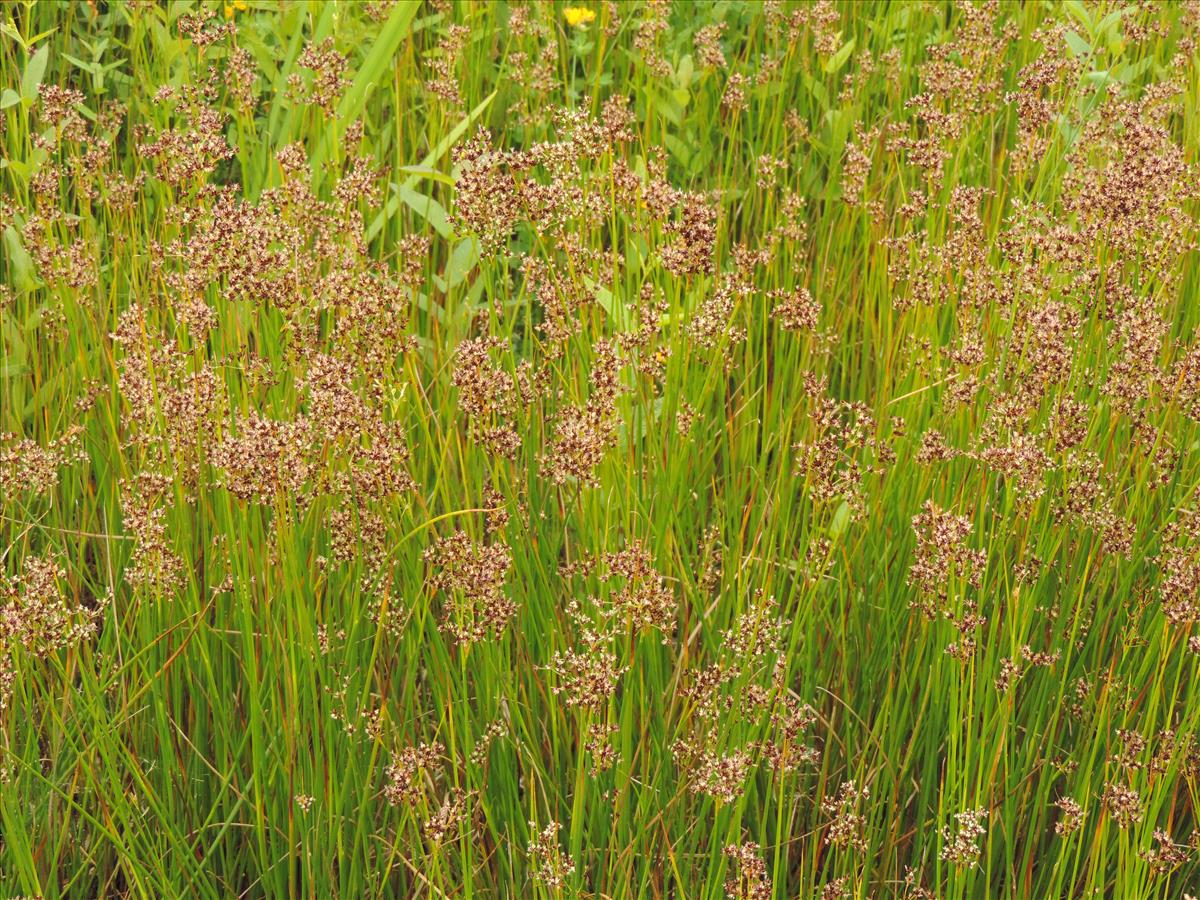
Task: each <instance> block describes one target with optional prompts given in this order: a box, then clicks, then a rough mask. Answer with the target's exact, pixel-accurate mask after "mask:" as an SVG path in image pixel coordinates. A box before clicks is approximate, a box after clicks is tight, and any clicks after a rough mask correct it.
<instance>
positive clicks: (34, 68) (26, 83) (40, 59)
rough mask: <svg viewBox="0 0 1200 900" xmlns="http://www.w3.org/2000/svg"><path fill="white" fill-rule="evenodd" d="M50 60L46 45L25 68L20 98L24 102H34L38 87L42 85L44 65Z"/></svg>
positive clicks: (48, 46)
mask: <svg viewBox="0 0 1200 900" xmlns="http://www.w3.org/2000/svg"><path fill="white" fill-rule="evenodd" d="M49 60H50V45H49V44H46V45H44V46H43V47H42V48H41V49H39V50H38V52H37V53H35V54H33V57H32V58H31V59H30V60H29V63H28V64H27V65H26V66H25V73H24V74H23V75H22V76H21V96H22V97H24V98H25V99H26V100H31V101H32V100H36V99H37V94H38V87H39V86H40V85H41V83H42V77H43V76H44V75H45V74H46V63H47V62H48V61H49Z"/></svg>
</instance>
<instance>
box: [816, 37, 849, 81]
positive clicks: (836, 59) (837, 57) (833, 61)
mask: <svg viewBox="0 0 1200 900" xmlns="http://www.w3.org/2000/svg"><path fill="white" fill-rule="evenodd" d="M854 41H855V39H854V38H850V40H848V41H846V43H844V44H842V46H841V47H839V48H838V50H837V52H836V53H834V54H833V56H831V57H829V59H827V60H825V65H824V66H822V68H823V69H824V70H825V74H826V75H832V74H833V73H834V72H836V71H838V69H840V68H841V67H842V66H844V65H845V64H846V60H848V59H849V58H850V54H851V53H853V52H854Z"/></svg>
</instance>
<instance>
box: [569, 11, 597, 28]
mask: <svg viewBox="0 0 1200 900" xmlns="http://www.w3.org/2000/svg"><path fill="white" fill-rule="evenodd" d="M563 16H565V17H566V20H567V24H568V25H570V26H571V27H572V28H582V27H583V26H584V25H587V23H588V22H594V21H595V20H596V11H595V10H592V9H585V8H584V7H582V6H568V7H567V8H566V9H564V10H563Z"/></svg>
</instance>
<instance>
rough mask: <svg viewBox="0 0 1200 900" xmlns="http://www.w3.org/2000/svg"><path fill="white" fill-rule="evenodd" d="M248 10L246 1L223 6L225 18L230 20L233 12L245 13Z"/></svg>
mask: <svg viewBox="0 0 1200 900" xmlns="http://www.w3.org/2000/svg"><path fill="white" fill-rule="evenodd" d="M249 8H250V7H248V6H247V5H246V0H233V2H232V3H226V4H225V18H227V19H232V18H233V13H234V10H236V11H237V12H245V11H246V10H247V9H249Z"/></svg>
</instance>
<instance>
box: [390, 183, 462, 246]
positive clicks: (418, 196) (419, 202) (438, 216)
mask: <svg viewBox="0 0 1200 900" xmlns="http://www.w3.org/2000/svg"><path fill="white" fill-rule="evenodd" d="M396 194H397V196H399V198H400V199H401V200H403V201H404V203H405V204H406V205H407V206H408V207H409V208H410V209H411V210H412V211H413V212H415V213H416V214H417V215H419V216H420V217H421V218H423V219H424V220H425V221H426V222H428V223H429V224H430V225H432V226H433V230H434V231H436V232H437V233H438V234H440V235H441V236H442V237H444V238H449V237H450V236H451V234H453V232H452V231H451V229H450V223H449V221H448V218H447V215H446V208H445V207H444V206H442V204H440V203H438V202H437V201H436V200H434V199H433V198H432V197H429V196H426V195H425V194H422V193H419V192H417V191H415V190H413V189H412V188H411V187H409V186H408V183H407V182H406V183H404V184H402V185H399V186H397V187H396Z"/></svg>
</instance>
